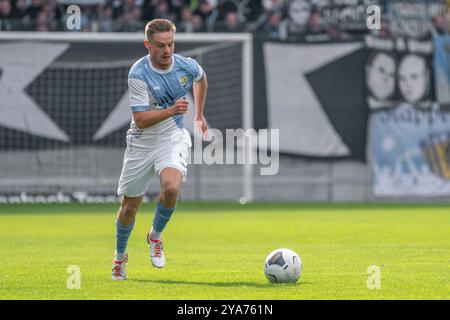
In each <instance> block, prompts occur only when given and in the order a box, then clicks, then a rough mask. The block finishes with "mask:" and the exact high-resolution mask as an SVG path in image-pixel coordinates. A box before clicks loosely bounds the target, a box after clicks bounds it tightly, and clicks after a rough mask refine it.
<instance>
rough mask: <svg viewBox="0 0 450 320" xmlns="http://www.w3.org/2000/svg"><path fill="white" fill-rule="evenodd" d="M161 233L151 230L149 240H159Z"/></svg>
mask: <svg viewBox="0 0 450 320" xmlns="http://www.w3.org/2000/svg"><path fill="white" fill-rule="evenodd" d="M161 236H162V232H158V231H156V230H153V227H152V229H151V230H150V239H152V240H161Z"/></svg>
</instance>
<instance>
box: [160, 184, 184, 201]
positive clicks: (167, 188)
mask: <svg viewBox="0 0 450 320" xmlns="http://www.w3.org/2000/svg"><path fill="white" fill-rule="evenodd" d="M179 190H180V188H179V187H178V186H177V185H176V184H175V183H167V184H165V185H164V187H163V194H164V198H165V199H176V198H177V197H178V192H179Z"/></svg>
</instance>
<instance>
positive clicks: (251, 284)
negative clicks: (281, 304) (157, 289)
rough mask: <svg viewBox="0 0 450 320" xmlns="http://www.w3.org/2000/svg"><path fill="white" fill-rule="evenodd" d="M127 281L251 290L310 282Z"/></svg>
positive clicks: (294, 285)
mask: <svg viewBox="0 0 450 320" xmlns="http://www.w3.org/2000/svg"><path fill="white" fill-rule="evenodd" d="M128 281H133V282H144V283H159V284H166V285H172V284H173V285H176V284H186V285H201V286H211V287H230V288H235V287H240V286H242V287H252V288H264V289H267V288H274V287H296V286H303V285H308V284H310V282H305V281H300V282H297V283H280V284H272V283H266V284H261V283H255V282H245V281H241V282H213V281H183V280H152V279H128Z"/></svg>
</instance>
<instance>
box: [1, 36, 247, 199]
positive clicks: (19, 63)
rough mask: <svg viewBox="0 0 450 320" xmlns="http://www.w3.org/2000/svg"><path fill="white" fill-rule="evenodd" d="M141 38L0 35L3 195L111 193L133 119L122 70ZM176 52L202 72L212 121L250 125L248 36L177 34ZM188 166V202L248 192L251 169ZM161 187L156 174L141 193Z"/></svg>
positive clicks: (141, 51)
mask: <svg viewBox="0 0 450 320" xmlns="http://www.w3.org/2000/svg"><path fill="white" fill-rule="evenodd" d="M142 42H143V35H141V34H135V33H133V34H127V33H121V34H78V33H55V34H48V33H43V34H41V33H39V34H36V33H20V32H17V33H15V32H14V33H8V32H4V33H0V196H3V199H5V196H13V197H15V198H9V199H10V200H11V199H16V200H17V201H23V202H27V199H32V197H33V196H45V195H55V194H58V193H59V196H58V197H59V198H58V197H56V198H55V197H54V196H53V198H52V199H56V200H55V201H59V200H61V199H60V198H62V195H64V196H65V195H67V196H69V197H72V198H73V197H74V198H76V199H78V200H80V201H89V199H100V197H99V196H104V198H103V199H105V197H108V199H113V198H114V197H113V196H114V194H115V192H116V188H117V182H118V178H119V175H120V171H121V167H122V161H123V152H124V150H125V134H126V131H127V129H128V127H129V123H130V119H131V111H130V108H129V105H128V92H127V75H128V71H129V69H130V67H131V65H132V64H133V63H134V62H135V61H136V60H137V59H139V58H140V57H142V56H144V55H146V54H147V52H146V50H145V48H144V46H143V43H142ZM175 49H176V50H175V52H176V53H180V54H182V55H185V56H190V57H192V58H195V59H196V60H197V61H198V62H199V63H200V65H202V67H203V69H204V70H205V71H206V73H207V75H208V94H207V100H206V106H205V116H206V119H207V120H208V122H209V125H210V127H212V128H217V129H220V130H221V131H225V129H237V128H244V129H245V128H251V127H252V117H253V115H252V69H251V61H252V59H251V54H252V53H251V36H250V35H248V34H236V35H233V34H177V35H176V47H175ZM193 114H194V110H193V108H191V109H190V111H189V112H188V114H187V115H186V119H185V125H186V127H187V129H188V130H189V131H190V132H191V134H193ZM188 171H189V172H188V179H187V182H186V183H185V186H184V188H183V191H182V194H181V197H182V198H184V199H192V200H238V199H239V198H240V197H243V196H244V197H247V198H248V199H251V197H252V188H251V175H252V173H251V168H250V167H249V166H243V165H209V166H202V165H194V164H191V165H190V166H189V170H188ZM158 191H159V182H158V181H157V179H153V181H152V184H151V187H150V189H149V190H148V194H147V196H149V197H153V196H156V195H157V193H158ZM94 195H95V196H97V198H95V197H91V196H94ZM35 199H36V198H35ZM58 199H59V200H58ZM81 199H84V200H81ZM0 200H1V199H0ZM30 201H31V200H30Z"/></svg>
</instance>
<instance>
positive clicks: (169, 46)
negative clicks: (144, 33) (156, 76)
mask: <svg viewBox="0 0 450 320" xmlns="http://www.w3.org/2000/svg"><path fill="white" fill-rule="evenodd" d="M173 37H174V33H173V32H171V31H168V32H158V33H155V34H153V35H152V38H151V39H149V41H146V47H147V49H148V51H149V52H150V56H151V59H152V63H153V64H154V66H155V67H157V68H159V69H168V68H170V66H171V64H172V55H173V51H174V49H175V43H174V40H173Z"/></svg>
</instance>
